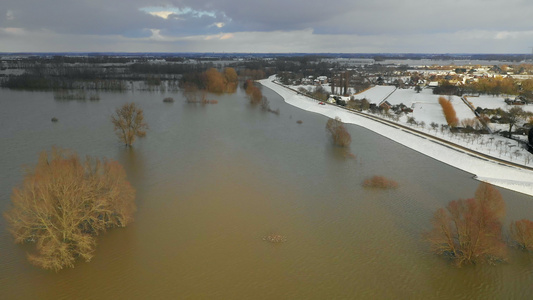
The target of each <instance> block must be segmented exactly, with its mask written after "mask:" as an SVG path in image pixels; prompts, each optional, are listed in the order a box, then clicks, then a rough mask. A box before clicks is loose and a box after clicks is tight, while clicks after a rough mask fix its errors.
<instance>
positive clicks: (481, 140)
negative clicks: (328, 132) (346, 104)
mask: <svg viewBox="0 0 533 300" xmlns="http://www.w3.org/2000/svg"><path fill="white" fill-rule="evenodd" d="M272 80H273V78H269V79H265V80H261V81H260V83H261V84H263V85H264V86H265V87H267V88H270V89H272V90H273V91H275V92H277V93H278V94H279V95H280V96H281V97H283V99H284V100H285V102H287V103H288V104H291V105H294V106H296V107H299V108H301V109H304V110H307V111H310V112H314V113H319V114H322V115H324V116H327V117H329V118H334V117H340V118H341V119H342V121H343V122H345V123H351V124H356V125H359V126H362V127H365V128H367V129H369V130H372V131H374V132H376V133H378V134H380V135H382V136H384V137H387V138H389V139H392V140H394V141H396V142H398V143H400V144H402V145H405V146H407V147H409V148H411V149H413V150H415V151H418V152H420V153H423V154H425V155H428V156H430V157H432V158H434V159H436V160H439V161H441V162H443V163H446V164H448V165H451V166H454V167H456V168H458V169H461V170H463V171H466V172H469V173H472V174H474V175H475V178H477V179H478V180H481V181H486V182H489V183H491V184H494V185H497V186H501V187H503V188H507V189H510V190H514V191H518V192H521V193H525V194H528V195H533V171H529V170H526V169H521V168H518V167H511V166H507V165H503V164H500V163H497V162H495V161H487V160H486V159H480V158H477V157H473V156H472V155H470V154H467V153H465V152H462V151H461V150H459V149H452V148H450V147H448V146H444V145H443V144H440V143H439V142H436V141H432V140H429V139H426V138H422V137H420V136H417V135H414V134H411V133H407V132H404V131H403V130H399V129H397V128H393V127H391V126H388V125H385V124H381V123H379V122H375V121H372V120H370V119H368V118H365V117H361V116H359V115H356V114H354V113H351V112H350V111H348V110H346V109H343V108H340V107H337V106H334V105H318V104H317V101H315V100H313V99H310V98H308V97H305V96H303V95H298V94H297V93H296V92H294V91H292V90H290V89H287V88H285V87H282V86H280V85H278V84H276V83H274V82H272ZM371 90H372V89H371ZM371 90H369V93H368V95H372V93H374V92H372V91H371ZM377 93H378V92H376V94H377ZM379 93H381V95H383V94H384V92H383V91H379ZM389 94H390V92H389ZM431 96H435V95H431ZM383 97H386V95H385V96H383ZM391 97H392V96H391ZM417 97H420V98H418V99H420V100H421V101H417V103H419V104H418V105H420V107H418V105H415V110H416V111H418V113H419V114H420V115H419V117H420V121H422V118H423V117H421V116H422V114H424V113H427V115H429V116H428V117H427V118H428V119H427V120H428V121H427V122H426V121H424V122H425V123H426V124H427V125H426V126H425V127H420V126H418V127H417V126H414V127H413V128H414V129H416V130H418V131H423V132H426V133H429V134H431V135H434V136H436V137H439V138H442V139H445V140H449V141H451V142H453V143H455V144H458V145H461V146H464V147H467V148H470V149H473V150H476V151H478V152H481V153H485V154H487V155H491V156H493V157H496V158H501V159H505V160H508V161H512V162H514V163H518V164H522V165H527V166H533V157H532V155H531V154H530V153H529V152H527V151H525V149H521V148H520V147H519V146H518V145H517V143H516V142H514V141H511V140H509V139H505V138H503V137H501V136H498V135H473V134H452V133H450V132H449V131H447V130H442V131H441V130H440V129H437V130H434V129H432V128H431V127H429V126H428V125H429V123H431V122H437V121H438V123H440V124H443V122H445V121H443V119H444V117H443V116H442V110H440V115H439V113H438V111H439V109H440V105H439V107H436V105H438V102H437V104H436V105H435V102H433V101H436V100H433V98H432V97H429V95H428V94H427V93H420V94H419V96H417ZM369 98H370V97H369ZM378 99H379V97H377V98H376V100H374V99H372V100H373V101H372V102H374V101H378ZM436 99H438V96H437V98H436ZM381 100H382V99H381ZM458 100H459V101H461V100H460V99H458ZM453 102H454V107H455V102H457V101H453ZM461 102H462V101H461ZM404 104H406V105H407V103H405V102H404ZM462 106H464V107H465V108H466V109H468V107H466V105H465V104H464V103H463V104H462ZM457 107H459V106H457ZM456 110H458V109H457V108H456ZM465 111H466V110H465ZM468 111H470V110H469V109H468ZM457 114H458V116H459V115H460V113H459V111H458V112H457ZM470 114H471V115H473V114H472V113H471V112H470ZM415 118H416V116H415ZM441 118H442V119H441ZM461 118H462V117H461ZM469 118H472V116H469ZM399 122H400V123H402V125H406V124H404V123H403V122H402V121H401V120H400V121H399Z"/></svg>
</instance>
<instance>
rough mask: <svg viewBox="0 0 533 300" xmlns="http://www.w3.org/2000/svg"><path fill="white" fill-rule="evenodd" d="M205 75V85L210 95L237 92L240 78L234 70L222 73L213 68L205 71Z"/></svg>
mask: <svg viewBox="0 0 533 300" xmlns="http://www.w3.org/2000/svg"><path fill="white" fill-rule="evenodd" d="M203 75H204V76H202V77H203V78H204V80H205V82H204V85H205V87H206V90H207V91H208V92H210V93H215V94H221V93H234V92H235V91H236V90H237V86H238V83H239V77H238V76H237V72H236V71H235V69H233V68H225V69H224V71H223V72H222V73H220V72H219V71H218V70H217V69H215V68H211V69H209V70H207V71H205V72H204V74H203Z"/></svg>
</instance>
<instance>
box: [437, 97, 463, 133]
mask: <svg viewBox="0 0 533 300" xmlns="http://www.w3.org/2000/svg"><path fill="white" fill-rule="evenodd" d="M439 104H440V106H441V107H442V112H443V113H444V117H445V118H446V122H447V123H448V125H449V126H451V127H455V126H457V125H458V124H459V119H458V118H457V113H456V112H455V109H454V108H453V104H452V102H451V100H447V99H446V98H444V97H439Z"/></svg>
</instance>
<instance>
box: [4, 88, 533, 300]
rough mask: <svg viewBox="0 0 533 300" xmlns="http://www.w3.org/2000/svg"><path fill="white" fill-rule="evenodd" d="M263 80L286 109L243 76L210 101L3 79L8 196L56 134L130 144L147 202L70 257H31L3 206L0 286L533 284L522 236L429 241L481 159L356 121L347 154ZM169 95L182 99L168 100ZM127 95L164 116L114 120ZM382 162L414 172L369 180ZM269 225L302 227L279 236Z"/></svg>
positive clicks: (69, 289)
mask: <svg viewBox="0 0 533 300" xmlns="http://www.w3.org/2000/svg"><path fill="white" fill-rule="evenodd" d="M263 93H264V94H265V95H266V96H267V97H268V99H269V100H270V102H271V107H272V108H273V109H277V108H279V109H280V111H281V113H280V115H279V116H278V115H275V114H272V113H267V112H263V111H261V110H260V108H259V107H252V106H251V105H249V104H248V101H247V100H246V98H245V96H244V94H243V92H242V91H238V92H237V93H236V94H234V95H223V96H215V95H210V98H213V99H218V100H219V103H218V104H215V105H206V106H201V105H190V104H185V103H184V101H183V98H182V97H181V96H180V95H179V94H162V93H149V92H143V93H140V92H135V93H132V92H129V93H121V94H115V93H101V94H100V97H101V100H100V101H96V102H91V101H86V102H84V101H56V100H54V98H53V93H49V92H19V91H9V90H0V141H1V142H0V143H1V146H0V209H1V210H2V211H5V210H6V209H7V208H8V206H9V202H10V194H11V190H12V188H13V187H14V186H16V185H17V184H19V183H20V182H21V179H22V167H23V165H27V164H30V165H31V164H33V163H35V162H36V161H37V157H38V153H39V152H40V151H42V150H48V149H50V148H51V147H52V146H53V145H55V146H59V147H63V148H69V149H73V150H76V151H77V152H78V153H80V154H81V155H92V156H98V157H104V156H105V157H108V158H112V159H116V160H118V161H119V162H120V163H122V165H123V166H124V167H125V169H126V171H127V173H128V178H129V180H130V181H131V182H132V184H133V185H134V186H135V187H136V189H137V199H136V203H137V206H138V212H137V213H136V218H135V222H134V223H132V224H131V226H128V227H127V228H123V229H114V230H110V231H108V232H107V233H105V234H103V235H101V236H100V237H99V244H98V248H97V251H96V256H95V258H94V259H93V261H91V262H90V263H85V262H81V261H80V262H78V263H77V264H76V267H75V268H73V269H67V270H63V271H60V272H59V273H54V272H49V271H43V270H40V269H37V268H35V267H33V266H32V265H30V264H29V263H28V262H27V261H26V259H25V255H26V253H27V252H28V251H31V249H32V248H31V247H29V246H24V245H22V246H21V245H14V244H13V241H12V238H11V236H10V235H9V233H8V232H7V230H6V223H5V221H4V220H3V219H1V220H0V298H2V299H391V298H392V299H450V298H459V299H531V298H533V255H531V256H529V255H527V254H524V253H522V252H520V251H518V250H513V249H511V250H510V259H509V262H508V263H504V264H501V265H497V266H487V265H480V266H472V267H465V268H462V269H458V268H455V267H453V266H451V265H450V264H449V263H448V262H447V261H445V260H444V259H443V258H440V257H437V256H435V255H433V254H431V253H430V252H429V251H428V246H427V244H426V243H425V242H424V240H423V238H422V233H423V232H424V231H425V230H427V229H428V228H429V226H430V218H431V216H432V214H433V212H434V211H435V210H436V209H437V208H439V207H441V206H444V205H446V203H447V202H448V201H450V200H454V199H458V198H467V197H471V196H472V195H473V193H474V191H475V189H476V187H477V185H478V182H477V181H475V180H473V179H471V175H470V174H468V173H464V172H462V171H459V170H456V169H454V168H452V167H449V166H447V165H444V164H442V163H440V162H437V161H435V160H433V159H431V158H429V157H426V156H424V155H421V154H419V153H417V152H414V151H412V150H410V149H408V148H405V147H403V146H401V145H399V144H397V143H395V142H393V141H390V140H388V139H385V138H383V137H381V136H379V135H376V134H374V133H372V132H370V131H368V130H366V129H363V128H359V127H357V126H352V125H348V126H347V128H348V130H349V132H350V134H351V135H352V140H353V141H352V146H351V152H353V153H354V154H355V155H356V156H357V158H356V159H347V158H345V157H344V154H343V152H342V151H340V150H339V149H336V148H335V147H333V146H331V143H330V141H329V140H328V136H327V135H326V132H325V124H326V121H327V120H326V118H325V117H323V116H319V115H316V114H312V113H308V112H305V111H302V110H299V109H297V108H294V107H292V106H289V105H287V104H285V103H284V102H283V101H282V99H281V98H280V97H279V96H278V95H277V94H275V93H274V92H272V91H270V90H266V89H264V91H263ZM167 96H172V97H174V98H175V100H176V102H175V103H173V104H168V103H163V102H162V100H163V98H164V97H167ZM128 101H134V102H136V103H138V104H139V105H140V106H141V107H142V108H143V109H144V111H145V118H146V121H147V122H148V124H149V126H150V130H149V131H148V134H147V136H146V138H144V139H141V140H138V141H137V142H136V143H135V144H134V147H133V149H131V150H128V149H125V148H124V147H123V146H122V145H121V144H120V143H119V142H118V141H117V139H116V136H115V135H114V133H113V128H112V125H111V122H110V121H109V117H110V115H111V114H112V112H113V110H114V109H115V108H116V107H117V106H119V105H121V104H123V103H125V102H128ZM52 117H57V118H58V119H59V122H57V123H52V122H50V119H51V118H52ZM297 120H302V121H303V123H302V124H297V123H296V121H297ZM373 175H386V176H387V177H390V178H392V179H395V180H396V181H398V183H399V188H398V189H397V190H393V191H373V190H365V189H363V188H362V187H361V183H362V182H363V180H364V179H365V178H367V177H370V176H373ZM500 191H501V192H502V194H503V196H504V199H505V200H506V203H507V219H506V221H505V224H506V226H507V225H508V223H509V222H510V221H511V220H516V219H520V218H529V219H533V199H532V197H529V196H525V195H522V194H517V193H514V192H510V191H507V190H500ZM268 234H280V235H283V236H286V238H287V241H286V242H284V243H279V244H272V243H268V242H266V241H264V240H263V237H265V236H266V235H268Z"/></svg>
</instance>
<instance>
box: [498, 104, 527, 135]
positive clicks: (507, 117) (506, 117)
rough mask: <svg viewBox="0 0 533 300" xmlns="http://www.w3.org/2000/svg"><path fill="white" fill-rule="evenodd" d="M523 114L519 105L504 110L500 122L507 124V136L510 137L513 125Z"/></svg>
mask: <svg viewBox="0 0 533 300" xmlns="http://www.w3.org/2000/svg"><path fill="white" fill-rule="evenodd" d="M524 115H525V114H524V110H523V109H522V108H521V107H519V106H515V107H512V108H511V109H509V110H508V111H506V112H504V114H503V120H502V122H505V123H507V124H509V137H511V134H512V132H511V131H512V130H513V127H514V126H515V125H516V124H518V122H520V120H521V119H522V118H523V117H524Z"/></svg>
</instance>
